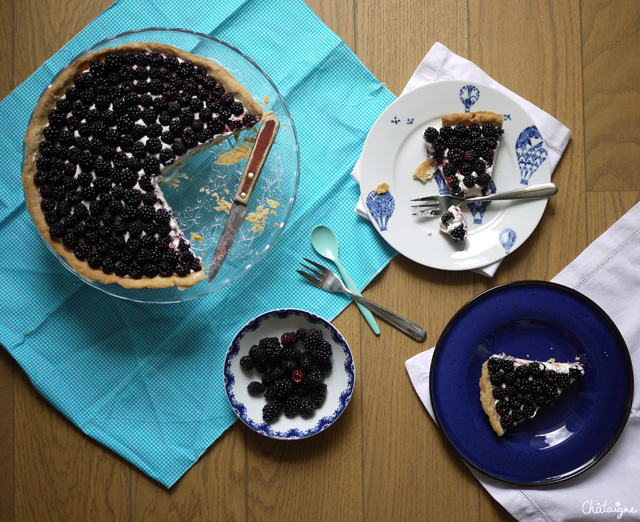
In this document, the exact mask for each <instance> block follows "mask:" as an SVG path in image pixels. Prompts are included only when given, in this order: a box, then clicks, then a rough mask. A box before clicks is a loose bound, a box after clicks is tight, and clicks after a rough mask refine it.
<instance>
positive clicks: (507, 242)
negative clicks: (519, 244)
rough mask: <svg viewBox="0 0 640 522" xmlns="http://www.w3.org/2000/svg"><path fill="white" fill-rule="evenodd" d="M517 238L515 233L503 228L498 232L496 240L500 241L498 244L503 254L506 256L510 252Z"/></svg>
mask: <svg viewBox="0 0 640 522" xmlns="http://www.w3.org/2000/svg"><path fill="white" fill-rule="evenodd" d="M517 238H518V235H517V234H516V231H515V230H512V229H510V228H505V229H503V230H502V231H501V232H500V234H499V235H498V239H499V241H500V244H501V245H502V247H503V248H504V253H505V254H508V253H509V252H510V251H511V248H512V247H513V245H515V244H516V239H517Z"/></svg>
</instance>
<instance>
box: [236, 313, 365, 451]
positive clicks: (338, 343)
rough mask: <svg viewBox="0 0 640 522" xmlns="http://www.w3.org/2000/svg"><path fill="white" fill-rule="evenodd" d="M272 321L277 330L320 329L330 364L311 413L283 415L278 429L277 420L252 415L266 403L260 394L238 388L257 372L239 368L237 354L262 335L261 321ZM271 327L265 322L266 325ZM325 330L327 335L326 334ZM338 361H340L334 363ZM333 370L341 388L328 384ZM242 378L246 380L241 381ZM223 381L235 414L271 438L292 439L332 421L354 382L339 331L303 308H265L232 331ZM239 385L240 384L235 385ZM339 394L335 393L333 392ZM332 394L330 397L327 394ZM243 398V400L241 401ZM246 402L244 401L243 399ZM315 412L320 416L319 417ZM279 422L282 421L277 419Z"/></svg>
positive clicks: (339, 410) (348, 397) (353, 366)
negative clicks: (249, 405) (328, 346)
mask: <svg viewBox="0 0 640 522" xmlns="http://www.w3.org/2000/svg"><path fill="white" fill-rule="evenodd" d="M272 321H276V324H277V325H278V331H280V333H284V332H288V331H296V330H297V329H298V328H299V327H301V325H303V326H304V327H305V328H311V327H314V328H319V329H320V330H322V332H323V336H324V338H325V339H326V340H328V341H329V342H330V343H331V345H332V348H333V354H334V355H333V360H334V368H333V370H331V372H330V373H329V374H328V375H329V377H328V378H327V380H326V381H325V382H326V383H327V386H328V392H327V399H326V400H325V403H324V404H323V405H322V406H321V408H320V409H318V410H316V413H315V415H314V416H312V417H310V418H303V417H300V416H298V417H295V418H294V419H287V421H286V422H287V423H288V426H286V427H285V429H278V424H279V423H280V421H279V420H278V421H275V422H274V423H273V425H270V424H267V423H265V422H264V421H263V420H262V417H261V415H256V413H255V412H256V411H257V410H256V408H259V410H260V411H261V409H262V406H263V405H264V404H266V402H265V400H264V398H262V397H244V398H241V397H239V394H240V392H244V388H246V385H247V384H248V383H249V382H250V381H251V380H259V374H258V373H257V372H255V370H252V372H255V375H247V374H246V373H245V370H243V369H242V368H240V366H239V360H240V356H241V354H242V355H245V354H246V353H248V351H249V348H250V346H251V345H252V343H253V341H251V339H252V338H253V339H255V338H256V336H257V337H260V338H261V337H266V336H267V334H266V333H265V334H264V335H263V334H262V333H260V332H261V331H263V332H264V329H265V325H267V324H269V323H270V322H272ZM269 327H271V328H272V325H270V326H267V328H269ZM327 334H328V335H327ZM337 361H340V362H341V363H342V364H340V365H338V364H335V363H336V362H337ZM334 374H336V375H337V376H338V377H339V379H338V378H335V379H333V382H337V383H339V384H341V385H343V387H342V389H340V390H336V389H335V387H333V386H332V385H331V384H332V378H333V376H334ZM245 381H246V382H245ZM224 383H225V389H226V392H227V397H228V399H229V403H230V404H231V407H232V409H233V411H234V412H235V413H236V415H237V416H238V418H239V419H240V420H241V421H242V422H243V423H244V424H246V425H247V426H248V427H250V428H251V429H253V430H254V431H256V432H258V433H260V434H262V435H265V436H267V437H270V438H274V439H285V440H296V439H303V438H307V437H310V436H312V435H315V434H317V433H320V432H321V431H324V430H325V429H327V428H328V427H329V426H331V424H333V423H334V422H335V421H336V419H337V418H338V417H339V416H340V415H341V414H342V412H343V411H344V410H345V409H346V407H347V405H348V404H349V401H350V399H351V395H352V394H353V387H354V383H355V365H354V362H353V357H352V355H351V350H350V349H349V346H348V344H347V342H346V340H345V339H344V337H343V336H342V334H341V333H340V332H339V331H338V330H337V329H336V328H335V327H334V326H333V325H332V324H331V323H330V322H328V321H326V320H324V319H322V318H321V317H319V316H317V315H315V314H312V313H311V312H307V311H304V310H296V309H281V310H273V311H270V312H266V313H264V314H262V315H259V316H258V317H256V318H255V319H252V320H251V321H249V323H247V324H246V325H245V326H244V327H243V328H242V329H241V330H240V332H239V333H238V334H237V335H236V337H235V338H234V340H233V342H232V343H231V346H230V347H229V350H228V352H227V357H226V359H225V364H224ZM240 385H243V386H244V388H238V386H240ZM337 391H339V394H338V395H337V396H336V395H335V394H336V392H337ZM332 396H333V398H331V397H332ZM243 401H244V402H243ZM248 401H256V402H255V403H254V404H252V406H253V410H254V412H253V413H252V412H250V411H249V408H247V404H246V403H248ZM245 402H246V403H245ZM318 414H321V415H322V416H321V417H320V418H318V417H319V415H318ZM280 424H282V423H280Z"/></svg>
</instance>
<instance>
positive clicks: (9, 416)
mask: <svg viewBox="0 0 640 522" xmlns="http://www.w3.org/2000/svg"><path fill="white" fill-rule="evenodd" d="M13 7H14V6H13V2H12V1H10V2H7V3H6V5H5V4H2V7H0V52H2V53H3V54H2V56H3V59H2V60H0V100H1V99H3V98H4V97H5V96H7V95H8V94H9V93H10V92H11V90H12V89H13V88H14V87H15V83H14V81H13V68H14V64H13V56H14V46H13V42H14V34H13V11H14V9H13ZM0 351H1V352H2V353H0V463H2V466H3V467H2V468H0V522H12V521H13V520H14V500H13V498H14V476H13V472H14V466H13V463H14V451H13V448H14V429H13V419H14V407H13V373H14V366H15V363H14V362H13V359H12V358H11V356H10V355H9V354H8V353H7V352H5V351H4V350H2V349H0Z"/></svg>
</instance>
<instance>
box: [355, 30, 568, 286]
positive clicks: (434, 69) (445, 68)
mask: <svg viewBox="0 0 640 522" xmlns="http://www.w3.org/2000/svg"><path fill="white" fill-rule="evenodd" d="M439 80H468V81H471V82H478V83H481V84H484V85H489V86H490V87H493V88H495V89H498V90H499V91H502V92H503V93H505V94H506V95H508V96H510V97H511V98H513V99H514V100H515V101H516V102H518V103H519V104H520V105H521V106H522V107H523V108H524V109H525V110H526V111H527V113H528V114H529V115H530V116H531V118H532V119H533V121H534V122H535V124H536V126H537V127H538V130H539V131H540V134H541V135H542V136H543V138H544V142H545V144H546V146H547V148H548V153H549V155H548V159H549V164H550V166H551V173H553V171H554V169H555V168H556V165H557V164H558V162H559V161H560V157H561V156H562V153H563V152H564V149H565V148H566V147H567V144H568V143H569V139H570V138H571V131H570V130H569V129H568V128H567V127H565V126H564V125H562V123H560V122H559V121H558V120H556V119H555V118H554V117H553V116H550V115H549V114H547V113H546V112H544V111H543V110H542V109H540V108H538V107H536V106H535V105H533V104H532V103H530V102H528V101H527V100H525V99H524V98H522V97H520V96H518V95H517V94H515V93H513V92H511V91H510V90H509V89H507V88H506V87H503V86H502V85H500V84H499V83H498V82H496V81H495V80H494V79H493V78H491V77H490V76H489V75H487V73H485V72H484V71H483V70H482V69H480V67H478V66H477V65H475V64H474V63H472V62H470V61H469V60H466V59H465V58H462V57H460V56H458V55H457V54H455V53H452V52H451V51H450V50H449V49H447V48H446V47H445V46H444V45H442V44H441V43H439V42H436V43H435V44H434V46H433V47H432V48H431V50H430V51H429V52H428V53H427V55H426V56H425V57H424V58H423V60H422V62H420V65H418V68H417V69H416V70H415V72H414V73H413V76H411V79H410V80H409V83H407V85H406V87H405V88H404V90H403V91H402V93H401V94H400V96H402V95H403V94H406V93H407V92H409V91H411V90H413V89H415V88H416V87H420V86H422V85H425V84H427V83H431V82H437V81H439ZM359 169H360V162H359V161H358V162H357V163H356V165H355V167H354V169H353V172H352V173H351V175H352V176H353V177H354V179H355V180H356V181H359V179H360V171H359ZM356 213H358V214H359V215H361V216H363V217H365V218H366V217H368V216H367V211H366V208H365V206H364V202H363V199H362V196H361V197H360V200H359V201H358V205H357V206H356ZM500 262H501V261H496V262H495V263H492V264H490V265H488V266H485V267H481V268H477V269H475V270H474V272H477V273H479V274H482V275H485V276H488V277H493V275H494V274H495V273H496V270H497V269H498V267H499V266H500Z"/></svg>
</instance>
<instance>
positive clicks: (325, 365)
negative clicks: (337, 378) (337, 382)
mask: <svg viewBox="0 0 640 522" xmlns="http://www.w3.org/2000/svg"><path fill="white" fill-rule="evenodd" d="M332 369H333V363H332V362H331V359H325V360H324V361H318V370H320V371H321V372H322V373H323V374H324V373H329V372H330V371H331V370H332Z"/></svg>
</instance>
